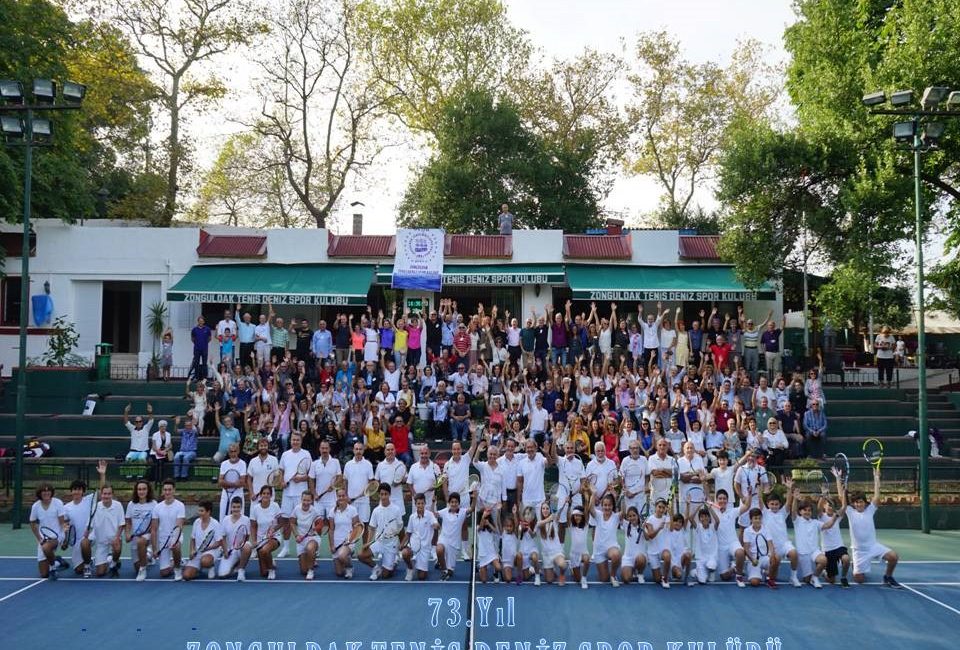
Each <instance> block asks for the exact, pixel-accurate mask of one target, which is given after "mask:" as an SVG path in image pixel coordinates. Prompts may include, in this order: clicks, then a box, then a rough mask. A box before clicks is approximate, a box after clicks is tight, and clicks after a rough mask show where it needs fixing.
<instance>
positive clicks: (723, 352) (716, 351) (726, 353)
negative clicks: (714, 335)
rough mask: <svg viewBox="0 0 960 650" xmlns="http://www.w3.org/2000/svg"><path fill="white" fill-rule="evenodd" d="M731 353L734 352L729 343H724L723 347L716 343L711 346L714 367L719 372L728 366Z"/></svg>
mask: <svg viewBox="0 0 960 650" xmlns="http://www.w3.org/2000/svg"><path fill="white" fill-rule="evenodd" d="M731 352H733V347H732V346H731V345H730V344H729V343H724V344H723V345H717V344H716V343H714V344H713V345H711V346H710V354H712V355H713V367H714V368H716V369H717V370H719V369H720V368H723V367H724V366H725V365H727V359H728V358H729V357H730V353H731Z"/></svg>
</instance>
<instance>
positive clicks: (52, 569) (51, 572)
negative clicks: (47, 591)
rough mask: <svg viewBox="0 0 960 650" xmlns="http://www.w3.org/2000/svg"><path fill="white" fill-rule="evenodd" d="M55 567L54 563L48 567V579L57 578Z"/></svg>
mask: <svg viewBox="0 0 960 650" xmlns="http://www.w3.org/2000/svg"><path fill="white" fill-rule="evenodd" d="M55 567H56V564H54V566H52V567H50V570H49V571H48V572H47V577H48V578H49V579H50V580H56V579H57V570H56V568H55Z"/></svg>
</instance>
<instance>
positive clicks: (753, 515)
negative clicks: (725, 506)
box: [737, 508, 780, 589]
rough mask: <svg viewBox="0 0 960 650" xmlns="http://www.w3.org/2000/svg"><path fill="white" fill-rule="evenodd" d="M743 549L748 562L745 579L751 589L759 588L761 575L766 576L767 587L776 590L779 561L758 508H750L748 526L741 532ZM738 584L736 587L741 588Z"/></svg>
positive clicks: (740, 583) (739, 583)
mask: <svg viewBox="0 0 960 650" xmlns="http://www.w3.org/2000/svg"><path fill="white" fill-rule="evenodd" d="M743 548H744V551H745V552H746V555H747V558H748V559H749V560H750V566H749V567H748V569H747V570H748V574H747V579H748V580H749V581H750V585H751V586H752V587H759V586H760V583H761V582H763V574H764V573H766V574H767V586H768V587H770V588H771V589H776V588H777V578H776V576H777V570H778V569H779V568H780V561H779V560H778V559H777V549H776V548H775V545H774V543H773V538H772V535H771V534H770V531H769V530H767V528H766V527H765V526H764V525H763V512H762V511H761V510H760V508H751V510H750V525H749V526H748V527H747V528H745V529H744V531H743ZM742 584H743V583H742V582H738V583H737V586H742Z"/></svg>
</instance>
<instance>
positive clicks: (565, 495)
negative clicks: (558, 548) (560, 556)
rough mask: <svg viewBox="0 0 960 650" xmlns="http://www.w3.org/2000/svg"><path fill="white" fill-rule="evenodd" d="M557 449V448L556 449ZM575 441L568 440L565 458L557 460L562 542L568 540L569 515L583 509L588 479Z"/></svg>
mask: <svg viewBox="0 0 960 650" xmlns="http://www.w3.org/2000/svg"><path fill="white" fill-rule="evenodd" d="M554 448H555V447H554ZM575 449H576V446H575V445H574V443H573V441H571V440H567V441H566V442H565V443H564V444H563V456H560V457H559V458H557V460H556V463H557V470H558V477H559V480H560V489H559V490H558V491H557V514H558V515H559V523H560V526H559V536H560V541H561V542H564V541H565V540H566V530H567V520H568V515H569V513H570V511H571V509H573V508H581V509H582V508H583V494H582V493H581V490H582V488H583V481H584V479H585V478H586V468H584V466H583V461H582V460H580V457H579V456H577V454H576V453H574V452H575Z"/></svg>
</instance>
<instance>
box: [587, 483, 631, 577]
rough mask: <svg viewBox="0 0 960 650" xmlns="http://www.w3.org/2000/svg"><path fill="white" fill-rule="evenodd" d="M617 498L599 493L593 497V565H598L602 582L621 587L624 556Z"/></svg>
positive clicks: (608, 493) (598, 573)
mask: <svg viewBox="0 0 960 650" xmlns="http://www.w3.org/2000/svg"><path fill="white" fill-rule="evenodd" d="M615 503H616V498H614V496H613V494H611V493H610V492H607V493H605V494H601V493H599V492H597V493H595V494H594V495H593V502H592V504H591V505H592V508H591V510H592V511H593V513H592V514H593V521H594V525H595V528H594V533H593V557H592V558H591V559H592V560H593V563H594V564H596V565H597V575H598V576H599V578H600V582H606V581H607V580H609V581H610V585H611V586H613V587H619V586H620V581H619V580H618V579H617V576H618V575H620V562H621V560H622V557H623V554H622V552H621V551H620V541H619V540H618V539H617V532H618V531H619V530H620V514H619V513H618V512H616V511H615V510H614V506H615Z"/></svg>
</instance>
